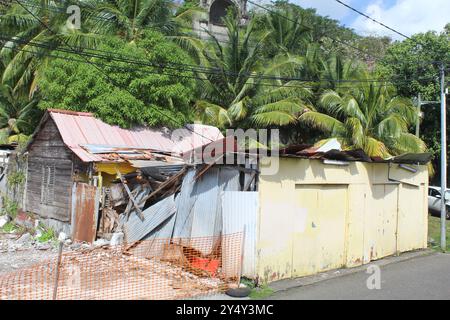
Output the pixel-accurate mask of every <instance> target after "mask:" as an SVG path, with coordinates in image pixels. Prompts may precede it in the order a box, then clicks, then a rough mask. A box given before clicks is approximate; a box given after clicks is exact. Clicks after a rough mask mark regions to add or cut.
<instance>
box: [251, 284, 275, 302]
mask: <svg viewBox="0 0 450 320" xmlns="http://www.w3.org/2000/svg"><path fill="white" fill-rule="evenodd" d="M272 293H273V289H272V288H271V287H269V286H268V285H262V286H260V287H256V288H253V289H252V291H251V292H250V296H249V297H250V299H255V300H259V299H264V298H267V297H269V296H270V295H271V294H272Z"/></svg>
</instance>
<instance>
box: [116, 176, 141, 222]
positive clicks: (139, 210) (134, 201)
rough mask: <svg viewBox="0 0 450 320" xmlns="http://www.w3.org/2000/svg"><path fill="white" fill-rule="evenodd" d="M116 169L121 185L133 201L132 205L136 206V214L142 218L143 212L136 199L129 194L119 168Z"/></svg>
mask: <svg viewBox="0 0 450 320" xmlns="http://www.w3.org/2000/svg"><path fill="white" fill-rule="evenodd" d="M116 171H117V175H118V176H119V178H120V181H121V182H122V185H123V187H124V188H125V191H126V192H127V194H128V197H129V198H130V201H131V202H132V203H133V205H134V207H135V208H136V210H137V212H138V216H139V217H140V218H141V220H144V214H143V213H142V210H141V208H140V207H139V205H138V204H137V203H136V200H135V199H134V197H133V195H132V194H131V191H130V188H128V186H127V184H126V183H125V180H124V179H123V177H122V174H121V173H120V171H119V170H116Z"/></svg>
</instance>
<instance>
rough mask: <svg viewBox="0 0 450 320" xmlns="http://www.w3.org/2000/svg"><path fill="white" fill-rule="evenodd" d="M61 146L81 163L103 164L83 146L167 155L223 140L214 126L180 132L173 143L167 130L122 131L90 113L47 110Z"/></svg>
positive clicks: (192, 127)
mask: <svg viewBox="0 0 450 320" xmlns="http://www.w3.org/2000/svg"><path fill="white" fill-rule="evenodd" d="M48 114H49V115H50V117H51V118H52V119H53V120H54V121H55V123H56V126H57V127H58V130H59V132H60V134H61V137H62V139H63V141H64V143H65V144H66V145H67V147H69V148H70V149H71V150H72V151H73V152H74V153H75V154H76V155H77V156H78V157H79V158H80V159H81V160H82V161H84V162H99V161H105V160H107V159H105V158H104V154H101V153H92V152H89V151H88V150H87V148H85V147H83V146H87V145H91V146H93V145H98V146H101V147H103V148H104V147H112V148H115V149H116V151H117V149H121V148H123V149H128V150H129V149H133V148H134V149H140V150H142V149H144V150H152V151H159V152H166V153H182V152H186V151H189V150H191V149H193V148H197V147H200V146H202V145H204V144H207V143H210V142H211V141H216V140H218V139H221V138H223V135H222V133H221V132H220V131H219V129H217V128H216V127H212V126H206V125H201V124H195V125H188V126H187V127H188V128H189V129H179V130H177V132H176V136H177V139H176V141H173V140H172V139H171V138H172V133H173V132H172V131H170V130H169V129H167V128H160V129H150V128H147V127H141V128H134V129H122V128H120V127H118V126H112V125H109V124H107V123H104V122H103V121H101V120H99V119H97V118H95V117H94V115H93V114H92V113H87V112H74V111H67V110H59V109H49V110H48Z"/></svg>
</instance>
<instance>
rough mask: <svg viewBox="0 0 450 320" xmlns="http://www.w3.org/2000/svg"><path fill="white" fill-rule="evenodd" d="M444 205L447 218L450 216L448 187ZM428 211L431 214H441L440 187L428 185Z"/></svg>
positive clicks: (449, 190)
mask: <svg viewBox="0 0 450 320" xmlns="http://www.w3.org/2000/svg"><path fill="white" fill-rule="evenodd" d="M445 199H446V202H445V204H446V207H447V219H449V218H450V189H447V192H446V195H445ZM428 211H430V213H431V215H432V216H436V217H440V216H441V188H440V187H431V186H430V187H429V188H428Z"/></svg>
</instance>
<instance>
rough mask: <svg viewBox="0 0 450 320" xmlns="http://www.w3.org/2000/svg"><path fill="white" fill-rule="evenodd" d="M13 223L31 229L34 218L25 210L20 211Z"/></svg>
mask: <svg viewBox="0 0 450 320" xmlns="http://www.w3.org/2000/svg"><path fill="white" fill-rule="evenodd" d="M14 223H15V224H17V225H19V226H22V227H25V228H29V229H32V228H34V224H35V220H34V219H33V218H32V217H31V216H30V215H29V214H27V213H26V212H23V211H20V212H19V213H18V214H17V216H16V218H15V219H14Z"/></svg>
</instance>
